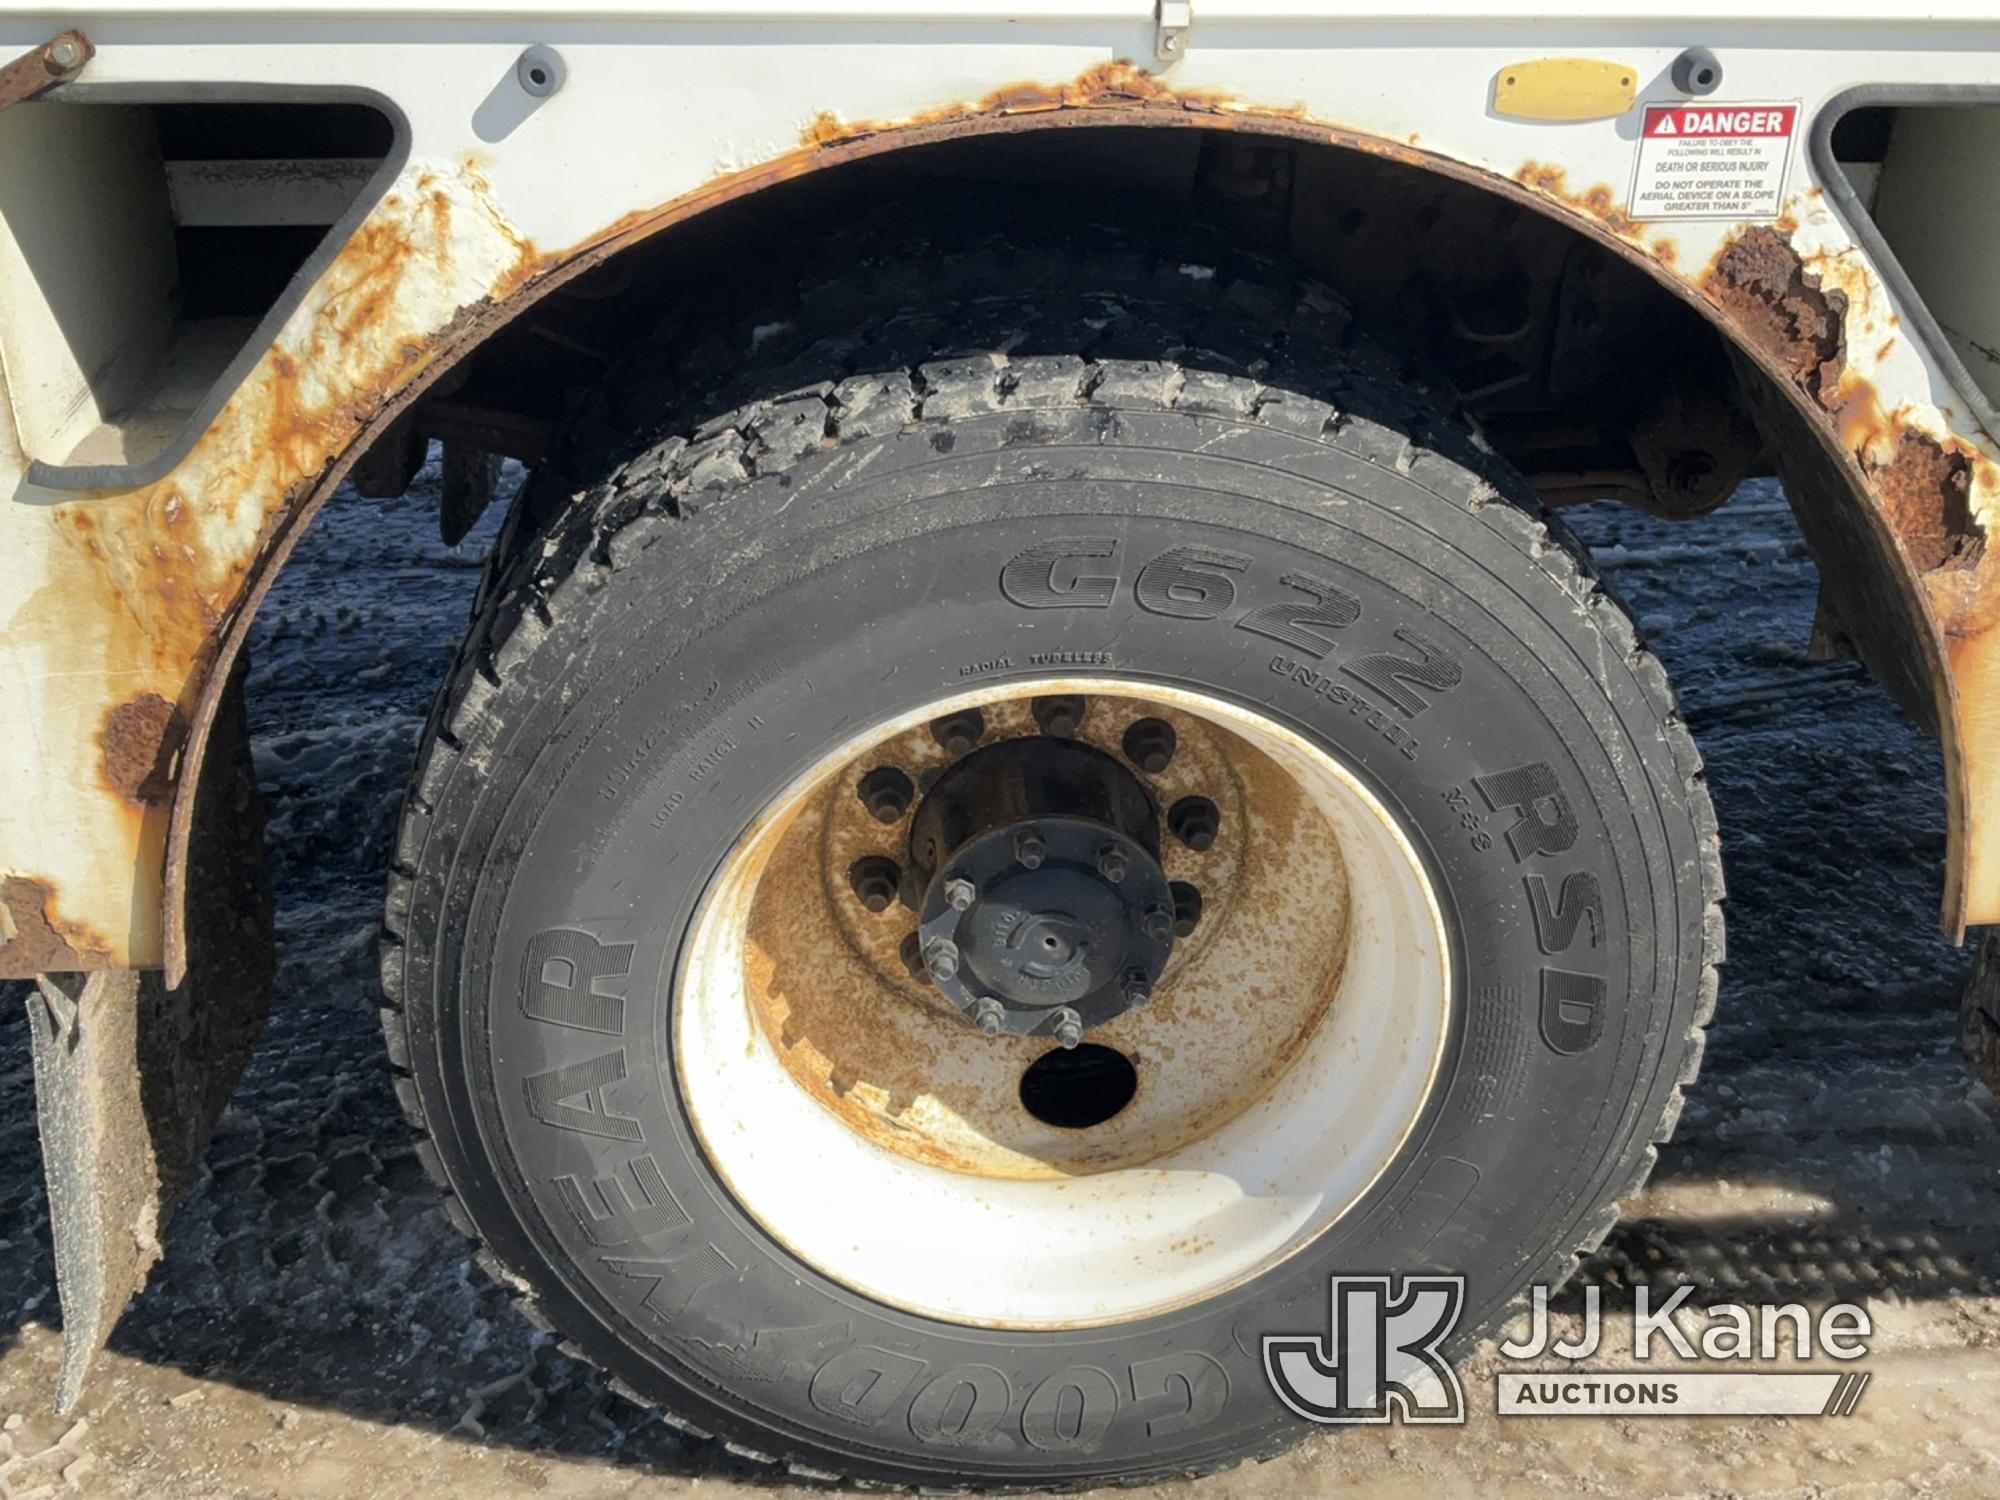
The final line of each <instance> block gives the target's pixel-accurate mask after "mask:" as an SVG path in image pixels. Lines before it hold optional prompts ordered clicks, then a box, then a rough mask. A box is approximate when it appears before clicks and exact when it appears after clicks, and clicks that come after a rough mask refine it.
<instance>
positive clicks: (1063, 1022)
mask: <svg viewBox="0 0 2000 1500" xmlns="http://www.w3.org/2000/svg"><path fill="white" fill-rule="evenodd" d="M1055 1037H1056V1042H1057V1044H1058V1045H1059V1046H1060V1047H1061V1048H1062V1049H1063V1051H1065V1052H1074V1051H1075V1050H1076V1044H1077V1043H1078V1042H1080V1041H1082V1040H1083V1017H1081V1016H1079V1015H1078V1014H1077V1013H1076V1012H1075V1011H1073V1010H1071V1009H1070V1008H1069V1007H1068V1006H1067V1005H1065V1006H1064V1007H1063V1008H1062V1009H1061V1010H1059V1011H1057V1012H1056V1030H1055Z"/></svg>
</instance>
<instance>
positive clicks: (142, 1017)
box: [28, 677, 275, 1412]
mask: <svg viewBox="0 0 2000 1500" xmlns="http://www.w3.org/2000/svg"><path fill="white" fill-rule="evenodd" d="M197 806H198V808H199V812H198V813H197V823H196V827H195V829H194V836H193V839H192V840H191V847H190V853H191V856H192V861H193V865H194V868H193V870H192V871H191V872H190V873H191V878H190V880H189V883H188V884H189V892H190V905H189V911H188V956H189V963H188V977H187V980H186V982H185V983H184V984H182V985H181V986H180V987H179V988H178V989H172V990H170V989H168V988H167V987H166V985H165V983H164V982H163V980H162V978H161V976H160V975H159V974H158V973H135V972H133V971H131V970H110V971H106V972H102V973H94V974H53V975H44V976H43V977H42V979H41V981H40V983H39V985H38V987H37V991H36V993H34V994H31V995H30V996H29V997H28V1022H29V1030H30V1032H31V1034H32V1038H33V1055H34V1068H35V1103H36V1111H37V1117H38V1123H39V1126H40V1129H41V1137H42V1162H43V1167H44V1169H45V1171H46V1173H47V1176H48V1190H49V1220H50V1225H51V1229H52V1233H53V1237H54V1240H55V1258H56V1288H57V1291H58V1293H59V1294H60V1296H61V1300H62V1312H63V1362H62V1372H61V1374H60V1376H59V1377H58V1379H57V1384H56V1408H57V1410H58V1411H61V1412H68V1411H69V1410H71V1409H72V1408H73V1407H74V1406H75V1405H76V1402H77V1399H78V1397H79V1396H80V1395H81V1394H82V1391H83V1381H84V1376H85V1374H86V1373H87V1372H88V1370H89V1368H90V1363H91V1361H92V1359H93V1358H95V1356H96V1354H97V1351H98V1350H100V1349H102V1348H103V1347H104V1342H105V1340H106V1339H107V1338H109V1337H110V1335H111V1329H112V1327H113V1325H114V1324H116V1323H117V1321H118V1316H119V1314H120V1313H122V1312H123V1311H124V1309H125V1304H126V1303H127V1302H128V1301H130V1300H131V1298H132V1296H133V1294H134V1293H135V1292H137V1291H138V1290H139V1289H140V1288H141V1287H142V1286H144V1285H145V1281H146V1274H147V1272H148V1271H149V1270H150V1269H151V1268H152V1266H153V1263H154V1262H155V1261H157V1260H158V1259H159V1258H160V1243H161V1236H162V1235H163V1234H164V1232H165V1230H166V1226H167V1221H168V1220H169V1219H170V1218H172V1216H173V1211H174V1208H175V1206H176V1205H177V1204H178V1203H179V1202H180V1200H181V1198H182V1196H183V1195H184V1194H185V1193H186V1192H187V1189H188V1186H189V1184H190V1183H191V1182H192V1181H193V1179H194V1174H195V1168H196V1164H197V1163H198V1162H199V1161H200V1160H201V1153H202V1150H203V1148H204V1147H205V1146H206V1145H207V1144H208V1138H209V1135H210V1133H211V1132H212V1131H213V1130H214V1128H215V1122H216V1120H217V1119H219V1118H220V1117H221V1114H222V1111H223V1108H224V1107H225V1106H226V1105H227V1104H228V1102H229V1095H230V1092H231V1091H232V1090H233V1089H234V1088H235V1086H236V1080H237V1079H238V1078H239V1077H241V1076H242V1073H243V1067H244V1064H245V1063H247V1062H248V1061H249V1058H250V1052H251V1048H252V1047H253V1045H254V1044H255V1042H256V1040H257V1035H258V1033H259V1032H261V1031H262V1030H263V1027H264V1018H265V1016H266V1014H267V1013H268V1011H269V1007H270V995H271V980H272V976H273V973H274V972H275V949H274V944H273V939H272V922H271V892H270V882H269V880H268V878H267V876H266V868H265V860H264V817H263V805H262V802H261V800H260V798H259V796H258V793H257V780H256V776H255V774H254V772H253V770H252V768H251V762H250V741H249V732H248V728H247V725H246V724H245V721H244V715H243V697H242V685H241V680H240V677H239V680H238V681H237V682H236V683H234V684H232V686H231V688H230V691H229V693H228V694H227V696H226V697H225V699H224V701H223V705H222V709H221V713H220V714H219V715H218V717H217V720H216V725H215V740H214V745H213V749H212V750H211V753H210V754H209V756H208V759H207V763H206V765H205V767H204V770H203V777H202V786H201V789H200V796H199V799H198V802H197Z"/></svg>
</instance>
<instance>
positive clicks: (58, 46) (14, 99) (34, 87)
mask: <svg viewBox="0 0 2000 1500" xmlns="http://www.w3.org/2000/svg"><path fill="white" fill-rule="evenodd" d="M1182 8H1183V9H1185V8H1186V7H1182ZM96 55H97V48H95V47H94V46H92V45H91V42H90V38H89V37H87V36H85V35H84V34H83V33H82V32H80V31H65V32H64V33H62V35H60V36H57V37H51V38H50V39H49V40H48V41H46V42H43V43H42V45H41V46H39V47H37V48H35V50H34V51H32V52H23V53H22V54H21V55H20V56H19V57H17V58H15V59H14V60H13V61H12V62H10V63H6V64H4V65H0V109H5V108H7V107H8V106H9V105H11V104H20V103H22V102H23V101H24V100H28V99H32V98H34V97H35V96H36V95H37V94H42V93H46V92H48V90H50V89H52V88H54V87H55V86H56V85H57V84H59V83H68V82H69V81H70V80H71V79H72V78H74V77H76V75H77V74H79V73H81V72H82V71H83V65H84V64H85V63H87V62H89V61H90V60H91V58H93V57H95V56H96Z"/></svg>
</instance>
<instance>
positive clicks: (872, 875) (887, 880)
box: [847, 854, 903, 911]
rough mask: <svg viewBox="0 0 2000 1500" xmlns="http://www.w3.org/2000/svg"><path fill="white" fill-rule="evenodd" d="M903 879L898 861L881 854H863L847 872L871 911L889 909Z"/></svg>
mask: <svg viewBox="0 0 2000 1500" xmlns="http://www.w3.org/2000/svg"><path fill="white" fill-rule="evenodd" d="M902 879H903V872H902V871H901V870H900V869H898V868H897V866H896V862H895V861H894V860H893V859H885V858H884V857H883V856H881V855H879V854H866V855H863V856H862V857H861V858H860V859H857V860H856V861H855V862H854V864H853V866H852V867H851V868H850V869H849V870H848V872H847V883H848V884H849V885H851V886H853V887H854V894H855V895H857V896H859V897H860V898H861V904H862V905H863V906H865V907H867V908H868V909H869V910H870V911H887V910H888V909H889V908H890V906H891V905H893V904H894V902H895V900H896V891H897V889H898V888H899V886H900V885H901V883H902Z"/></svg>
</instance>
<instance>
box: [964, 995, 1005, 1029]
mask: <svg viewBox="0 0 2000 1500" xmlns="http://www.w3.org/2000/svg"><path fill="white" fill-rule="evenodd" d="M1006 1014H1007V1013H1006V1011H1005V1010H1004V1009H1003V1008H1002V1007H1001V1004H1000V1002H999V1001H998V1000H994V999H990V998H989V999H986V1000H982V1001H980V1002H979V1003H978V1004H977V1005H975V1006H973V1008H972V1024H973V1025H975V1026H977V1027H978V1028H979V1034H980V1035H981V1036H998V1035H1000V1025H1001V1022H1002V1021H1003V1020H1004V1019H1005V1018H1006Z"/></svg>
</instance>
